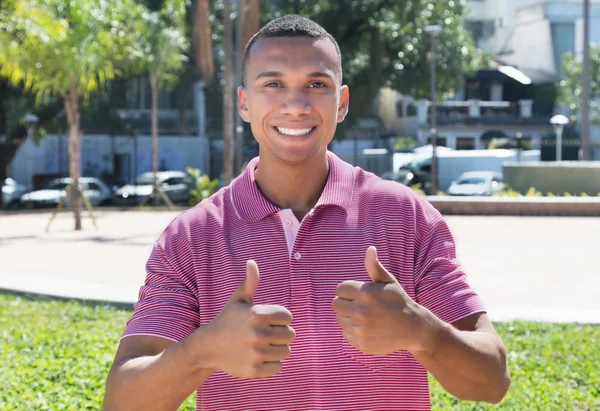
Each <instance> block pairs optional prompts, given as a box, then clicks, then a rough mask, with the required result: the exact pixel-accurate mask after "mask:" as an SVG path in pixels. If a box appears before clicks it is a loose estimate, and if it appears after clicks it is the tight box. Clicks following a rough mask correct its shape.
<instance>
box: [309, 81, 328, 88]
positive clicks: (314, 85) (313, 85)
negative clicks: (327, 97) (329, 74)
mask: <svg viewBox="0 0 600 411" xmlns="http://www.w3.org/2000/svg"><path fill="white" fill-rule="evenodd" d="M309 87H311V88H324V87H327V84H325V83H323V82H321V81H315V82H312V83H310V86H309Z"/></svg>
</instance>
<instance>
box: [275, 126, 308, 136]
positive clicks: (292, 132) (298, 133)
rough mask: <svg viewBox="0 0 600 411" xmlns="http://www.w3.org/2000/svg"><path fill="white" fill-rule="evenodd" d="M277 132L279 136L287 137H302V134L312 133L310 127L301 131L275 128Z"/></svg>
mask: <svg viewBox="0 0 600 411" xmlns="http://www.w3.org/2000/svg"><path fill="white" fill-rule="evenodd" d="M277 131H279V132H280V133H281V134H287V135H288V136H303V135H304V134H308V133H310V132H311V131H312V127H311V128H301V129H293V128H283V127H277Z"/></svg>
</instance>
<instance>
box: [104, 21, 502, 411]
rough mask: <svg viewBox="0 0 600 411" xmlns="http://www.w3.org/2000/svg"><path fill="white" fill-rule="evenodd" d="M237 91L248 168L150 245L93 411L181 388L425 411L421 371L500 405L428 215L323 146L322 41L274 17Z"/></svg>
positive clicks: (334, 89)
mask: <svg viewBox="0 0 600 411" xmlns="http://www.w3.org/2000/svg"><path fill="white" fill-rule="evenodd" d="M244 79H245V82H244V87H241V88H240V89H239V91H238V109H239V113H240V115H241V116H242V118H243V119H244V120H245V121H246V122H249V123H250V125H251V128H252V133H253V135H254V137H255V139H256V140H257V142H258V144H259V157H258V158H256V159H254V160H252V161H251V162H250V163H249V164H248V167H247V169H246V171H245V172H244V173H243V174H242V175H241V176H239V177H238V178H236V179H235V180H234V181H233V182H232V184H231V185H229V186H227V187H224V188H223V189H222V190H220V191H219V192H218V193H216V194H215V195H213V196H212V197H211V198H209V199H207V200H205V201H203V202H201V203H200V204H199V205H197V206H196V207H194V208H192V209H191V210H188V211H186V212H185V213H183V214H182V215H181V216H179V217H178V218H176V219H175V220H174V221H173V222H172V223H171V224H170V225H169V227H168V228H167V229H166V230H165V231H164V232H163V234H162V235H161V236H160V238H159V239H158V241H157V242H156V243H155V245H154V248H153V250H152V254H151V256H150V258H149V260H148V264H147V266H146V268H147V279H146V283H145V285H144V286H143V287H142V288H141V290H140V296H139V302H138V303H137V304H136V307H135V313H134V314H133V316H132V318H131V319H130V320H129V321H128V323H127V326H126V329H125V332H124V334H123V338H122V340H121V342H120V345H119V348H118V351H117V353H116V358H115V361H114V364H113V367H112V369H111V372H110V374H109V377H108V380H107V389H106V396H105V402H104V406H105V409H106V410H119V409H127V410H174V409H177V407H178V406H179V405H180V404H181V403H182V402H183V401H184V400H185V399H186V398H187V397H188V396H189V395H190V394H191V393H192V392H194V390H197V409H198V410H246V411H247V410H286V411H289V410H376V409H380V410H407V409H428V408H429V406H430V405H429V391H428V386H427V372H426V370H428V371H430V372H431V373H432V374H433V375H434V376H435V377H436V378H437V379H438V380H439V382H440V383H441V384H442V385H443V386H444V387H445V388H446V389H447V390H448V391H449V392H450V393H451V394H453V395H455V396H457V397H459V398H462V399H469V400H482V401H488V402H494V403H495V402H498V401H500V400H501V399H502V398H503V396H504V395H505V393H506V391H507V389H508V386H509V382H510V377H509V374H508V370H507V366H506V359H505V349H504V346H503V344H502V341H501V340H500V338H499V337H498V335H497V334H496V333H495V331H494V328H493V326H492V324H491V323H490V321H489V319H488V317H487V315H486V313H485V311H484V308H483V306H482V304H481V302H480V300H479V298H478V297H477V295H476V294H475V292H474V291H473V290H471V289H470V288H469V286H468V284H467V282H466V280H465V275H464V273H463V271H462V269H461V267H460V265H459V264H458V262H457V261H456V255H455V246H454V242H453V239H452V236H451V234H450V232H449V230H448V227H447V226H446V224H445V223H444V221H443V219H442V217H441V216H440V214H439V213H438V212H437V211H436V210H435V209H434V208H433V207H432V206H431V205H429V204H428V203H427V202H426V201H425V200H423V199H421V198H420V197H418V196H417V195H415V194H414V193H413V192H412V191H411V190H410V189H408V188H406V187H404V186H402V185H400V184H397V183H395V182H391V181H385V180H382V179H380V178H379V177H377V176H374V175H373V174H371V173H367V172H365V171H363V170H361V169H359V168H355V167H352V166H351V165H349V164H347V163H345V162H343V161H341V160H340V159H339V158H338V157H336V156H335V155H333V154H332V153H329V152H328V151H327V145H328V144H329V143H330V142H331V140H332V138H333V136H334V133H335V129H336V125H337V123H339V122H341V121H343V119H344V117H345V115H346V113H347V111H348V104H349V91H348V87H346V86H342V83H341V80H342V70H341V58H340V52H339V48H338V46H337V43H336V42H335V40H334V39H333V38H332V37H331V36H330V35H329V34H328V33H327V32H325V30H323V29H322V28H321V27H320V26H319V25H317V24H316V23H314V22H312V21H310V20H308V19H305V18H301V17H298V16H285V17H282V18H280V19H277V20H274V21H272V22H271V23H269V24H268V25H267V26H265V27H264V28H263V29H262V30H261V31H260V32H259V33H257V34H256V35H255V36H254V37H253V39H252V40H251V41H250V42H249V44H248V46H247V48H246V61H245V75H244ZM259 268H260V275H259ZM292 315H293V317H292Z"/></svg>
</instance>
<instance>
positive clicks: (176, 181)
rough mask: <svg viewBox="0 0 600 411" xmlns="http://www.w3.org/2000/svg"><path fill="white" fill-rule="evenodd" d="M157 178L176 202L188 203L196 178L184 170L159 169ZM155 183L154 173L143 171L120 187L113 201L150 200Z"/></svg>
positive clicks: (121, 202) (165, 191) (124, 203)
mask: <svg viewBox="0 0 600 411" xmlns="http://www.w3.org/2000/svg"><path fill="white" fill-rule="evenodd" d="M156 180H157V184H158V185H159V186H160V188H161V189H162V190H163V191H164V193H165V194H166V195H167V196H168V197H169V199H170V200H171V201H172V202H174V203H187V201H188V200H189V198H190V190H191V189H192V188H194V187H195V181H194V178H193V177H192V176H191V175H189V174H188V173H185V172H183V171H159V172H157V173H156ZM153 184H154V176H153V173H152V172H147V173H143V174H141V175H140V176H138V178H137V179H136V180H134V181H132V182H130V183H128V184H127V185H124V186H123V187H121V188H119V189H118V190H117V191H116V193H115V195H114V197H113V203H115V204H121V205H127V204H140V203H143V202H145V201H148V200H149V197H150V196H152V192H153Z"/></svg>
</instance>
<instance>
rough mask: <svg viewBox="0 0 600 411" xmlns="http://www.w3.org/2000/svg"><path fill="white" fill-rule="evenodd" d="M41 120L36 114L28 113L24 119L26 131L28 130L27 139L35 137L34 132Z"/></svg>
mask: <svg viewBox="0 0 600 411" xmlns="http://www.w3.org/2000/svg"><path fill="white" fill-rule="evenodd" d="M39 121H40V118H39V117H38V116H36V115H35V114H31V113H28V114H27V115H26V116H25V117H24V118H23V122H24V123H25V130H27V138H28V139H31V137H33V132H34V131H35V128H36V127H37V125H38V122H39Z"/></svg>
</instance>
